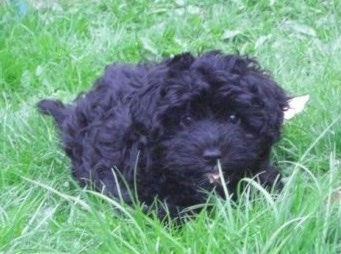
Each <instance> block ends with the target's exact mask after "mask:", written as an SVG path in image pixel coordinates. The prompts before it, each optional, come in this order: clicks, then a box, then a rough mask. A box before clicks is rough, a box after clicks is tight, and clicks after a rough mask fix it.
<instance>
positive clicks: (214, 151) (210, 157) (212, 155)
mask: <svg viewBox="0 0 341 254" xmlns="http://www.w3.org/2000/svg"><path fill="white" fill-rule="evenodd" d="M203 157H204V159H205V160H207V161H209V162H210V163H217V160H219V159H220V158H221V151H220V150H219V149H218V148H207V149H205V150H204V152H203Z"/></svg>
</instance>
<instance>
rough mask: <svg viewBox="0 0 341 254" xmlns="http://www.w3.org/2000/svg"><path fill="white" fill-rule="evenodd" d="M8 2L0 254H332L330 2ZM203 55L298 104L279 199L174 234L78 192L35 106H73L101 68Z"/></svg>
mask: <svg viewBox="0 0 341 254" xmlns="http://www.w3.org/2000/svg"><path fill="white" fill-rule="evenodd" d="M9 2H11V3H12V4H9ZM13 2H18V3H19V4H25V1H6V0H5V1H0V165H1V169H0V253H264V254H267V253H281V254H282V253H290V254H291V253H321V254H322V253H323V254H326V253H341V127H340V124H341V119H340V118H341V117H340V115H341V114H340V112H341V2H340V1H339V0H325V1H321V0H310V1H305V0H296V1H280V0H259V1H254V0H232V1H223V0H201V1H195V0H192V1H190V0H188V1H186V0H174V1H169V0H126V1H123V0H116V1H115V0H107V1H104V0H96V1H81V0H75V1H65V0H64V1H62V0H55V1H52V0H51V1H33V0H32V1H29V0H27V1H26V6H25V7H26V8H24V9H20V6H16V5H15V4H13ZM210 49H220V50H223V51H224V52H230V53H237V52H238V53H240V54H247V55H251V56H255V57H257V59H258V60H259V61H260V63H261V64H262V66H264V67H265V68H266V69H268V70H269V71H270V72H271V73H272V74H273V76H274V77H275V79H276V80H277V81H278V83H280V84H281V85H282V86H283V88H284V89H285V90H287V91H288V92H289V93H290V94H292V95H305V94H309V95H310V97H311V99H310V101H309V103H308V105H307V107H306V109H305V110H304V112H303V113H301V114H300V115H298V116H297V117H296V118H294V119H292V120H290V121H288V122H286V123H285V126H284V129H283V138H282V140H281V141H280V142H279V143H278V144H277V145H276V147H275V150H274V152H273V158H274V160H275V161H276V164H277V165H278V166H279V167H280V168H281V169H282V172H283V174H284V175H285V179H284V180H285V182H286V184H285V187H284V189H283V191H282V192H281V193H280V194H278V193H268V192H265V191H264V190H262V189H261V188H259V187H258V186H257V185H255V184H253V185H251V187H250V189H249V191H248V192H246V193H244V195H243V196H242V198H241V200H240V201H239V202H238V203H237V204H234V203H233V202H232V201H224V200H220V199H215V200H214V202H215V203H216V207H217V209H216V210H215V212H213V214H210V215H208V214H207V212H205V211H203V212H202V213H200V214H199V215H198V217H197V218H196V219H195V220H191V221H189V222H188V223H186V224H185V225H184V226H183V227H182V228H180V229H179V228H177V227H175V225H173V224H172V223H171V224H169V225H168V226H165V225H163V224H161V223H160V222H159V221H158V220H156V219H153V218H150V217H146V216H145V215H144V214H143V213H142V212H141V210H140V209H139V208H138V207H137V208H134V209H133V208H131V207H126V206H125V205H124V204H121V203H119V202H117V201H114V200H110V199H108V198H106V197H104V196H102V195H100V194H96V193H93V192H91V191H87V190H83V189H80V188H79V187H77V184H76V183H75V182H74V181H73V179H72V178H71V176H70V174H69V161H68V160H67V158H66V157H65V155H64V154H63V152H62V151H61V149H60V147H59V145H58V138H57V133H56V131H55V129H54V126H53V124H52V121H51V120H50V119H48V118H45V117H42V116H40V115H39V114H38V113H37V110H36V106H35V104H36V103H37V101H39V100H40V99H42V98H45V97H54V98H59V99H61V100H64V101H68V100H71V99H73V98H74V97H75V96H76V95H77V94H78V93H80V92H81V91H84V90H86V89H88V88H89V87H90V86H91V84H92V83H93V81H94V80H95V79H96V78H97V77H98V76H99V75H100V74H101V72H102V70H103V68H104V66H105V65H106V64H109V63H111V62H113V61H116V62H117V61H119V62H129V63H136V62H138V61H140V60H141V59H142V60H160V59H162V58H164V57H168V56H171V55H174V54H177V53H180V52H184V51H190V52H192V53H194V54H196V53H199V52H203V51H205V50H210ZM250 196H252V197H250ZM113 207H114V209H113ZM113 210H115V211H113Z"/></svg>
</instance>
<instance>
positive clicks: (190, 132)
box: [132, 53, 287, 182]
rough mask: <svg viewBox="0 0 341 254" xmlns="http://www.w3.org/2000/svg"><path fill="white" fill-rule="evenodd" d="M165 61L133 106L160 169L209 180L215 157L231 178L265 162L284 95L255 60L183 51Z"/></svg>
mask: <svg viewBox="0 0 341 254" xmlns="http://www.w3.org/2000/svg"><path fill="white" fill-rule="evenodd" d="M164 65H165V66H164V69H163V71H164V73H163V74H162V78H160V76H157V78H158V79H159V80H158V82H154V83H157V85H155V87H154V88H153V89H151V88H148V89H147V90H145V91H143V92H142V93H141V94H140V95H139V97H138V100H136V101H135V103H134V104H133V105H136V106H135V107H136V108H135V109H133V110H132V112H133V117H134V118H135V121H137V122H138V123H139V125H140V126H143V127H144V130H145V132H147V133H148V134H147V135H148V136H149V137H148V139H149V140H150V141H151V144H152V148H151V149H152V152H153V154H154V159H155V160H158V162H159V164H160V165H161V166H160V168H162V170H167V171H171V172H172V173H173V174H175V175H177V176H180V177H184V178H186V179H192V180H194V181H206V182H207V181H208V182H214V181H215V180H216V179H217V176H218V167H217V161H218V160H219V161H220V163H221V166H222V170H223V172H224V173H226V175H229V176H233V175H240V174H243V173H244V172H245V171H252V170H253V169H254V168H257V167H260V166H261V164H262V163H263V161H264V160H267V159H268V155H269V152H270V149H271V147H272V145H273V144H274V143H275V142H276V141H277V139H278V138H279V135H280V127H281V125H282V121H283V110H284V109H285V108H286V107H287V97H286V95H285V94H284V92H283V91H282V90H281V89H280V88H279V87H278V86H277V84H276V83H275V82H274V81H273V80H272V79H271V78H270V77H268V76H267V75H265V74H264V73H263V72H262V71H261V70H260V69H259V67H258V65H257V63H256V62H255V61H252V60H249V59H247V58H241V57H237V56H222V55H220V54H219V53H210V54H207V55H204V56H202V57H200V58H193V57H191V56H188V55H181V56H178V57H175V58H174V59H172V60H171V61H169V62H166V63H164ZM150 79H151V81H150V82H151V83H153V82H152V81H153V79H156V77H153V75H150ZM134 113H135V114H134Z"/></svg>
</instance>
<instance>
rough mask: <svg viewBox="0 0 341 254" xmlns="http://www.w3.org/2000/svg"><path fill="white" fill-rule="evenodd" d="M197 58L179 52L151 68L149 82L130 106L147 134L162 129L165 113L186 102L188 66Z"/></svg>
mask: <svg viewBox="0 0 341 254" xmlns="http://www.w3.org/2000/svg"><path fill="white" fill-rule="evenodd" d="M194 60H195V58H194V57H193V56H192V55H190V54H189V53H184V54H179V55H176V56H174V57H173V58H171V59H167V60H165V61H164V62H161V63H160V64H158V65H156V66H154V67H153V68H151V69H149V70H148V73H147V74H146V76H145V77H146V78H145V81H144V82H145V84H144V86H143V88H142V89H141V90H139V91H138V92H137V93H136V94H134V97H133V99H132V103H131V108H130V110H131V114H132V118H133V123H134V127H135V128H136V129H137V131H138V132H140V133H141V134H146V133H151V132H153V131H156V130H159V129H160V128H161V123H160V119H161V118H162V115H163V114H164V113H165V112H166V111H167V110H168V109H169V108H171V107H175V106H178V105H177V104H180V103H182V99H183V98H182V96H183V95H182V94H184V93H185V92H184V91H185V90H186V89H188V88H186V82H185V81H184V80H185V76H186V70H188V69H189V68H190V66H191V64H192V63H193V62H194ZM187 85H188V84H187ZM180 91H182V92H180ZM180 95H181V96H180Z"/></svg>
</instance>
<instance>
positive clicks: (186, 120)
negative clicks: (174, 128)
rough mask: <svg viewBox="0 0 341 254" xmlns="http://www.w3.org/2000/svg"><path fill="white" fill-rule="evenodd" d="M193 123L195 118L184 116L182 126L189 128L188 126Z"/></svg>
mask: <svg viewBox="0 0 341 254" xmlns="http://www.w3.org/2000/svg"><path fill="white" fill-rule="evenodd" d="M192 122H193V118H192V117H191V116H190V115H184V116H183V117H182V118H181V124H182V125H185V126H188V125H191V124H192Z"/></svg>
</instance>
